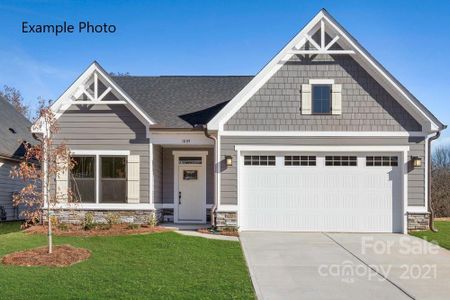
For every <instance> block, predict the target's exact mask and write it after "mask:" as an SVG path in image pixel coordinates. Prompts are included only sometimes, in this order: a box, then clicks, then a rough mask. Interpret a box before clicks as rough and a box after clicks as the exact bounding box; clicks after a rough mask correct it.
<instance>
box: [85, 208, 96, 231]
mask: <svg viewBox="0 0 450 300" xmlns="http://www.w3.org/2000/svg"><path fill="white" fill-rule="evenodd" d="M95 226H96V224H95V222H94V214H93V213H91V212H88V213H86V214H85V215H84V221H83V224H82V227H83V229H84V230H91V229H94V228H95Z"/></svg>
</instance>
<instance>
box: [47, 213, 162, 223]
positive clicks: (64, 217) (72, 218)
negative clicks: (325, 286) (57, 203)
mask: <svg viewBox="0 0 450 300" xmlns="http://www.w3.org/2000/svg"><path fill="white" fill-rule="evenodd" d="M86 213H92V214H93V216H94V222H95V223H99V224H106V223H107V222H108V221H107V218H108V215H109V214H115V215H117V216H118V217H119V220H120V222H121V223H129V224H145V223H148V222H149V220H150V218H151V216H152V214H153V213H156V217H157V219H158V220H159V221H161V220H162V212H161V210H53V215H54V216H56V217H57V219H58V222H60V223H67V224H81V223H82V222H83V220H84V217H85V215H86ZM44 215H45V214H44ZM44 221H46V220H45V219H44Z"/></svg>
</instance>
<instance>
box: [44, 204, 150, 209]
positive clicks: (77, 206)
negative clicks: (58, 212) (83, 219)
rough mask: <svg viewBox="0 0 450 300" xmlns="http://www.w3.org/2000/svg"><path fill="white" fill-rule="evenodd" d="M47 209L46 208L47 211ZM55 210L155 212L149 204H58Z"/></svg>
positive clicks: (54, 206)
mask: <svg viewBox="0 0 450 300" xmlns="http://www.w3.org/2000/svg"><path fill="white" fill-rule="evenodd" d="M45 208H46V207H44V209H45ZM52 208H55V209H73V210H154V209H155V207H154V206H153V205H152V204H149V203H58V204H55V205H53V206H52Z"/></svg>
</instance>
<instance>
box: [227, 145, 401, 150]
mask: <svg viewBox="0 0 450 300" xmlns="http://www.w3.org/2000/svg"><path fill="white" fill-rule="evenodd" d="M234 149H235V150H236V151H277V152H289V151H299V152H312V151H314V152H407V151H409V146H293V145H236V146H235V147H234Z"/></svg>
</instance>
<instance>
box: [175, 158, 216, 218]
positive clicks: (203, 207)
mask: <svg viewBox="0 0 450 300" xmlns="http://www.w3.org/2000/svg"><path fill="white" fill-rule="evenodd" d="M172 155H173V182H174V184H173V222H174V223H187V224H188V223H198V221H192V222H191V221H180V220H179V217H178V215H179V213H178V202H177V199H178V191H179V163H178V161H179V158H180V157H181V156H194V157H201V158H202V163H201V164H194V165H193V166H201V167H202V169H203V174H204V176H205V194H206V189H207V185H206V176H207V173H206V157H207V156H208V151H189V150H186V151H172ZM206 201H207V199H206V197H205V201H204V203H202V204H203V205H202V210H203V211H204V212H205V213H204V214H202V220H201V223H206V208H207V204H206Z"/></svg>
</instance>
